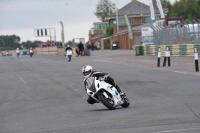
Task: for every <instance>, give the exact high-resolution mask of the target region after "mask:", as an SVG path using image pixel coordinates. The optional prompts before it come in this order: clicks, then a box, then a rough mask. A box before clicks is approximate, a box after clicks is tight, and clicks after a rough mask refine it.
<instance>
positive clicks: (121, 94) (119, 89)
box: [115, 84, 126, 97]
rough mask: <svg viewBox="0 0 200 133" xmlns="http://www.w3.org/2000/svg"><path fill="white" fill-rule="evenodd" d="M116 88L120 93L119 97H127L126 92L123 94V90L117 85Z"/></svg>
mask: <svg viewBox="0 0 200 133" xmlns="http://www.w3.org/2000/svg"><path fill="white" fill-rule="evenodd" d="M115 88H116V89H117V91H118V92H119V95H120V96H121V97H125V96H126V94H125V93H124V92H122V90H121V88H120V87H119V86H118V85H117V84H116V85H115Z"/></svg>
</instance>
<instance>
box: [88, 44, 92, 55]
mask: <svg viewBox="0 0 200 133" xmlns="http://www.w3.org/2000/svg"><path fill="white" fill-rule="evenodd" d="M91 47H92V46H91V45H90V44H89V43H88V45H87V49H88V56H91Z"/></svg>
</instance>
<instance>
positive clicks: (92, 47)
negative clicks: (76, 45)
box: [91, 42, 94, 51]
mask: <svg viewBox="0 0 200 133" xmlns="http://www.w3.org/2000/svg"><path fill="white" fill-rule="evenodd" d="M91 49H92V51H94V43H93V42H92V46H91Z"/></svg>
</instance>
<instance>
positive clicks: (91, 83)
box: [86, 77, 96, 92]
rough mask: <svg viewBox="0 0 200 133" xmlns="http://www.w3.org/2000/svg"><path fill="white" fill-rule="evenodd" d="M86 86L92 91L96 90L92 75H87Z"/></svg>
mask: <svg viewBox="0 0 200 133" xmlns="http://www.w3.org/2000/svg"><path fill="white" fill-rule="evenodd" d="M86 86H87V88H88V89H89V90H91V91H92V92H96V87H95V79H94V77H89V78H88V79H87V80H86Z"/></svg>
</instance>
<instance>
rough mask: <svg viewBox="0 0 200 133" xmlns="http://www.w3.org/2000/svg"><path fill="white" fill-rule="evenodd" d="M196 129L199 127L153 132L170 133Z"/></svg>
mask: <svg viewBox="0 0 200 133" xmlns="http://www.w3.org/2000/svg"><path fill="white" fill-rule="evenodd" d="M196 129H199V128H189V129H179V130H169V131H161V132H154V133H172V132H180V131H189V130H196Z"/></svg>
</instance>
